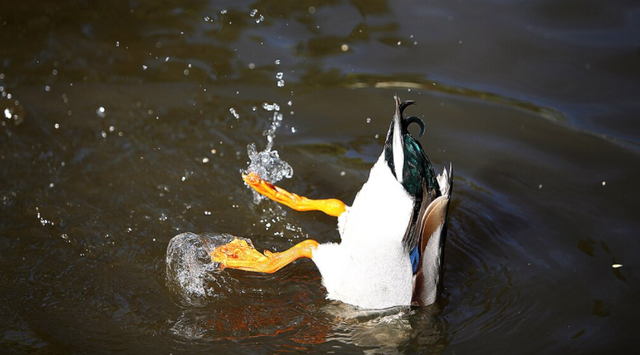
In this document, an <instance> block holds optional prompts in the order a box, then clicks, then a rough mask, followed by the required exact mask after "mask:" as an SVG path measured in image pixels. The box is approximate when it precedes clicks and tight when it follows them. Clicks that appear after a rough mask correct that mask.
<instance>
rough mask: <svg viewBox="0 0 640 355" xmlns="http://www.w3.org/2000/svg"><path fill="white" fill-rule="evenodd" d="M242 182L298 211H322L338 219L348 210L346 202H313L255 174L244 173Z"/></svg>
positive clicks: (332, 200) (327, 200) (329, 200)
mask: <svg viewBox="0 0 640 355" xmlns="http://www.w3.org/2000/svg"><path fill="white" fill-rule="evenodd" d="M242 180H244V182H246V183H247V185H249V186H250V187H251V188H252V189H254V190H255V191H256V192H258V193H259V194H261V195H263V196H265V197H267V198H269V199H271V200H273V201H276V202H278V203H281V204H283V205H285V206H288V207H290V208H292V209H294V210H296V211H322V212H324V213H326V214H328V215H330V216H334V217H338V216H340V215H341V214H342V213H343V212H344V211H345V210H346V206H345V204H344V202H342V201H340V200H337V199H333V198H331V199H324V200H312V199H309V198H306V197H304V196H300V195H297V194H295V193H292V192H289V191H287V190H285V189H283V188H280V187H278V186H276V185H274V184H272V183H270V182H267V181H265V180H264V179H262V178H261V177H260V176H259V175H258V174H256V173H254V172H248V173H246V174H244V173H243V174H242Z"/></svg>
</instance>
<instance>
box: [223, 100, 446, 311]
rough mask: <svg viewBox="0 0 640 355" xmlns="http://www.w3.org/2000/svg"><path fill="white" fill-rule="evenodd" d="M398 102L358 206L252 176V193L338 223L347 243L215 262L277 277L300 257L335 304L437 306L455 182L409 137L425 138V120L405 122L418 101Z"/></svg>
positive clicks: (230, 255)
mask: <svg viewBox="0 0 640 355" xmlns="http://www.w3.org/2000/svg"><path fill="white" fill-rule="evenodd" d="M395 102H396V110H395V114H394V117H393V120H392V122H391V125H390V127H389V131H388V133H387V137H386V141H385V147H384V149H383V151H382V154H381V155H380V157H379V158H378V160H377V162H376V163H375V164H374V166H373V167H372V169H371V171H370V173H369V178H368V180H367V182H366V183H365V184H364V185H363V186H362V188H361V190H360V191H359V192H358V194H357V195H356V197H355V199H354V201H353V204H352V206H351V207H347V206H346V205H344V204H343V203H342V202H340V201H338V200H334V199H330V200H310V199H307V198H306V197H301V196H298V195H296V194H292V193H289V192H287V191H285V190H282V189H280V188H278V187H276V186H273V185H271V184H269V183H266V182H264V181H262V180H261V179H259V178H258V177H255V176H249V177H247V176H245V181H246V182H247V183H248V184H249V185H250V186H251V187H252V188H254V189H255V190H256V191H258V192H259V193H262V194H263V195H265V196H267V197H269V198H271V199H273V200H275V201H277V202H280V203H283V204H285V205H287V206H289V207H292V208H294V209H296V210H299V211H307V210H320V211H323V212H325V213H327V214H330V215H334V216H337V217H338V230H339V232H340V237H341V241H340V243H324V244H318V243H317V242H315V241H312V240H308V241H305V242H302V243H300V244H298V245H297V246H295V247H293V248H292V249H290V250H288V251H285V252H283V253H269V252H265V255H264V256H263V255H262V254H259V253H258V255H254V256H253V257H252V258H253V259H252V261H250V262H249V261H247V260H246V259H247V257H246V256H244V254H243V253H242V252H240V253H238V250H236V252H235V254H234V252H233V251H230V250H233V248H227V249H224V250H220V251H219V252H218V253H217V254H216V252H215V251H214V253H212V259H214V260H215V261H217V262H222V264H223V265H224V266H225V267H232V268H238V269H243V270H248V271H259V272H274V271H277V270H278V269H279V268H281V267H283V266H284V265H286V264H288V263H289V262H291V261H293V260H295V259H296V258H299V257H309V258H311V259H312V260H313V262H314V263H315V264H316V266H317V267H318V270H319V271H320V274H321V276H322V283H323V285H324V286H325V288H326V289H327V297H328V298H330V299H334V300H339V301H342V302H345V303H348V304H351V305H355V306H357V307H360V308H365V309H382V308H388V307H393V306H405V305H411V304H414V305H428V304H431V303H433V302H435V300H436V296H437V294H438V285H439V284H440V275H441V271H442V268H441V265H442V256H443V247H444V240H445V236H446V230H447V219H448V208H449V200H450V196H451V188H452V182H453V180H452V175H451V173H450V172H447V170H446V169H445V170H444V171H443V173H442V174H440V175H438V176H436V175H435V173H434V169H433V166H432V164H431V162H430V161H429V158H428V157H427V155H426V154H425V153H424V151H423V149H422V147H421V145H420V143H419V142H418V141H417V140H416V139H415V138H414V137H413V136H411V134H410V133H409V131H408V129H407V128H408V126H409V125H410V124H411V123H414V122H415V123H418V124H419V125H420V128H421V131H420V135H422V133H423V131H424V124H423V123H422V121H421V120H420V119H418V118H416V117H408V118H405V117H404V116H403V111H404V109H405V108H406V107H407V106H409V105H410V104H412V103H413V102H411V101H408V102H404V103H401V102H400V100H399V99H398V97H395ZM294 249H295V250H294ZM241 254H243V255H241ZM238 255H240V256H238ZM261 258H265V259H261ZM290 259H291V260H290ZM274 263H277V265H274ZM283 263H284V264H283ZM281 264H282V265H281ZM265 265H268V266H265Z"/></svg>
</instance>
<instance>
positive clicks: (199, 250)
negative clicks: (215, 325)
mask: <svg viewBox="0 0 640 355" xmlns="http://www.w3.org/2000/svg"><path fill="white" fill-rule="evenodd" d="M234 238H235V237H234V236H232V235H230V234H226V233H204V234H195V233H191V232H187V233H182V234H178V235H176V236H175V237H173V238H172V239H171V241H169V245H168V247H167V257H166V265H167V269H166V272H167V286H168V287H169V289H170V290H171V291H172V293H173V295H174V299H175V300H176V302H177V303H179V304H182V305H185V306H196V307H202V306H205V305H207V304H209V303H210V302H213V301H215V300H221V298H224V297H227V296H229V292H228V290H230V289H234V287H232V283H234V282H235V280H234V279H233V278H231V277H229V276H228V275H227V274H224V273H220V265H219V264H218V263H214V262H212V261H211V256H210V255H211V252H212V251H213V250H214V249H215V248H217V247H219V246H221V245H224V244H227V243H229V242H231V241H232V240H233V239H234ZM238 239H244V238H238ZM244 240H246V241H247V243H249V245H252V244H251V240H249V239H244Z"/></svg>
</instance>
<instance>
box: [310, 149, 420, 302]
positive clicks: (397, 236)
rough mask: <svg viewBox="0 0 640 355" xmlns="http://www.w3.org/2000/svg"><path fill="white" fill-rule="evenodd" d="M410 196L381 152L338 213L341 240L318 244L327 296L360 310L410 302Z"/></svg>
mask: <svg viewBox="0 0 640 355" xmlns="http://www.w3.org/2000/svg"><path fill="white" fill-rule="evenodd" d="M412 209H413V200H412V198H411V197H410V196H409V195H408V194H407V192H406V191H405V190H404V188H403V187H402V185H401V184H400V183H399V182H398V180H396V178H395V177H394V176H393V175H392V174H391V170H389V168H388V167H387V165H386V162H385V161H384V153H383V155H381V156H380V158H379V159H378V161H377V162H376V164H375V165H374V166H373V168H372V169H371V173H370V175H369V180H368V181H367V182H366V183H365V184H364V185H363V186H362V189H361V190H360V192H359V193H358V195H357V196H356V198H355V200H354V201H353V206H352V207H350V208H348V209H347V211H346V212H344V213H343V214H342V215H340V217H339V220H338V221H339V230H340V235H341V238H342V242H341V243H340V244H335V243H328V244H320V245H319V246H318V248H317V249H316V250H315V251H314V252H313V258H312V259H313V261H314V262H315V264H316V266H317V267H318V269H319V270H320V273H321V274H322V280H323V284H324V286H325V288H326V289H327V293H328V294H327V297H328V298H330V299H335V300H340V301H343V302H346V303H350V304H353V305H358V306H359V307H361V308H372V309H374V308H375V309H382V308H388V307H392V306H397V305H409V304H411V296H412V290H413V273H412V269H411V261H410V260H409V257H408V255H407V252H406V251H405V250H404V247H403V244H402V237H403V236H404V234H405V232H406V230H407V226H408V225H409V219H410V218H411V211H412Z"/></svg>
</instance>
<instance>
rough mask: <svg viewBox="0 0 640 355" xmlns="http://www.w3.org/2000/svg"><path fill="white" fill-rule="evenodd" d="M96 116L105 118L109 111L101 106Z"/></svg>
mask: <svg viewBox="0 0 640 355" xmlns="http://www.w3.org/2000/svg"><path fill="white" fill-rule="evenodd" d="M96 115H98V117H100V118H105V117H107V110H106V109H105V108H104V107H102V106H100V107H98V109H97V110H96Z"/></svg>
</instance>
